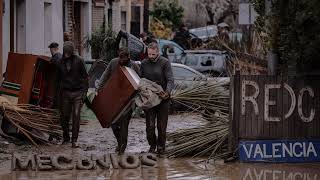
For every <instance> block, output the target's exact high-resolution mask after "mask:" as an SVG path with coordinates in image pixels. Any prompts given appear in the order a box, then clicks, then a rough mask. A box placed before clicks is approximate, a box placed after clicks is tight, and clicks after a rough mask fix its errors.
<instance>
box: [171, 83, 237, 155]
mask: <svg viewBox="0 0 320 180" xmlns="http://www.w3.org/2000/svg"><path fill="white" fill-rule="evenodd" d="M228 86H229V79H227V78H226V79H224V80H223V79H220V80H218V78H217V80H215V81H212V82H195V83H193V84H192V85H191V86H189V87H187V88H180V87H177V88H175V90H174V91H173V93H172V100H173V101H174V102H175V103H180V104H182V105H184V106H186V107H189V108H190V109H191V110H193V111H195V112H197V113H200V114H201V115H202V118H204V119H205V120H207V123H206V124H204V125H201V126H199V127H196V128H191V129H183V130H180V131H177V132H174V133H170V134H169V135H168V140H169V145H168V147H169V148H168V151H167V153H168V156H169V157H183V156H192V157H201V156H209V158H211V159H212V158H213V159H214V158H227V157H229V156H231V155H232V154H233V152H229V151H228V148H227V144H228V142H227V140H228V134H229V125H228V121H229V111H228V110H229V90H228Z"/></svg>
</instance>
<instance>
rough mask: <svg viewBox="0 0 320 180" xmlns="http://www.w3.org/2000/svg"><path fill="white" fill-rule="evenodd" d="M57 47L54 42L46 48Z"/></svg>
mask: <svg viewBox="0 0 320 180" xmlns="http://www.w3.org/2000/svg"><path fill="white" fill-rule="evenodd" d="M57 47H59V44H58V43H56V42H53V43H51V44H50V45H49V46H48V48H57Z"/></svg>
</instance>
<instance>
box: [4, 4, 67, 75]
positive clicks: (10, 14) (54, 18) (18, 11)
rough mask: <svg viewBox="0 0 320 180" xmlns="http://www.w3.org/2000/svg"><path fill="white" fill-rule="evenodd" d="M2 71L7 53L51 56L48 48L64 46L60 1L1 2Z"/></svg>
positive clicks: (61, 5)
mask: <svg viewBox="0 0 320 180" xmlns="http://www.w3.org/2000/svg"><path fill="white" fill-rule="evenodd" d="M2 1H3V2H2V3H1V4H2V5H3V6H4V7H3V8H2V10H3V12H2V37H3V38H2V41H1V44H2V63H1V65H2V71H3V72H4V71H5V68H6V64H7V58H8V57H7V56H8V52H10V51H11V52H19V53H28V54H39V55H50V51H49V49H48V45H49V44H50V43H51V42H53V41H55V42H58V43H59V44H62V43H63V17H62V15H63V3H62V2H63V1H62V0H32V1H30V0H2Z"/></svg>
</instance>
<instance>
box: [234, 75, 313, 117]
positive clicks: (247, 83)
mask: <svg viewBox="0 0 320 180" xmlns="http://www.w3.org/2000/svg"><path fill="white" fill-rule="evenodd" d="M248 86H252V87H253V88H254V93H253V94H251V95H246V94H247V93H246V91H247V87H248ZM283 87H284V89H285V90H286V91H288V93H289V97H288V98H289V99H290V100H291V103H290V107H289V109H288V112H287V113H286V114H285V115H284V119H288V118H289V117H290V116H291V115H292V114H293V112H294V110H295V108H296V105H297V106H298V107H297V109H298V114H299V116H300V118H301V120H302V121H303V122H311V121H313V119H314V117H315V109H314V108H311V109H310V114H309V116H308V117H306V116H305V114H304V113H303V110H302V102H303V97H304V93H305V92H307V93H308V94H309V96H310V97H311V98H314V91H313V89H312V88H311V87H308V86H307V87H305V88H302V89H301V90H300V91H299V94H298V103H297V97H296V95H295V93H294V91H293V89H292V88H291V87H290V86H289V85H288V84H287V83H283ZM264 88H265V89H264V112H263V113H264V114H263V116H264V120H265V121H268V122H270V121H271V122H279V121H281V118H280V117H282V115H281V114H280V115H278V116H276V117H270V116H269V114H270V106H275V105H276V104H277V103H278V102H276V101H275V100H272V99H270V90H271V89H280V88H281V84H265V86H264ZM259 93H260V90H259V86H258V84H257V83H256V82H255V81H249V80H243V81H242V83H241V107H240V108H241V115H245V112H246V102H247V101H248V102H251V104H252V105H253V109H254V113H255V115H259V107H258V102H257V98H258V96H259ZM259 103H262V102H259Z"/></svg>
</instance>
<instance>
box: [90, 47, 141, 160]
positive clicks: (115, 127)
mask: <svg viewBox="0 0 320 180" xmlns="http://www.w3.org/2000/svg"><path fill="white" fill-rule="evenodd" d="M118 66H126V67H130V68H132V69H133V70H134V71H135V72H137V74H138V75H139V74H140V70H139V66H138V65H137V64H135V63H134V62H133V61H132V60H130V54H129V50H128V49H127V48H120V50H119V57H118V58H115V59H112V60H111V61H110V63H109V65H108V67H107V69H106V70H105V71H104V72H103V74H102V75H101V78H100V80H99V81H98V83H97V85H96V88H97V89H101V88H102V87H103V86H104V85H105V84H106V82H107V81H108V80H109V78H110V77H111V75H112V73H113V72H114V71H115V70H116V69H117V68H118ZM133 109H134V103H132V104H131V105H130V106H129V108H128V109H127V110H125V111H124V113H123V114H122V115H121V117H120V118H119V119H118V120H117V121H116V122H115V123H113V124H112V125H111V128H112V131H113V134H114V136H115V137H116V139H117V142H118V146H117V148H116V151H117V152H118V153H119V154H123V153H124V151H125V150H126V147H127V141H128V126H129V121H130V119H131V116H132V113H133Z"/></svg>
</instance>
